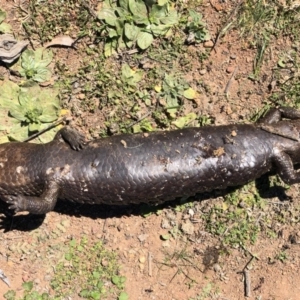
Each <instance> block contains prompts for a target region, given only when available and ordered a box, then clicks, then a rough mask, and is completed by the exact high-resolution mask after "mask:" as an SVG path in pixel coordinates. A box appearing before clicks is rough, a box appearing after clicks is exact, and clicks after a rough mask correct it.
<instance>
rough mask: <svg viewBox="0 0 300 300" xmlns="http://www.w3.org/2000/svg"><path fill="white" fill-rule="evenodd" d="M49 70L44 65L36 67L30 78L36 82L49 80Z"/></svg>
mask: <svg viewBox="0 0 300 300" xmlns="http://www.w3.org/2000/svg"><path fill="white" fill-rule="evenodd" d="M51 75H52V74H51V71H50V70H49V69H47V68H44V67H38V68H36V74H35V75H33V77H32V79H33V80H35V81H37V82H45V81H48V80H50V78H51Z"/></svg>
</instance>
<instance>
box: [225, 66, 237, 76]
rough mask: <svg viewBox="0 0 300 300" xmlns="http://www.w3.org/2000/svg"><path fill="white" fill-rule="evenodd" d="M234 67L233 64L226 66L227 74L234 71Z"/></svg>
mask: <svg viewBox="0 0 300 300" xmlns="http://www.w3.org/2000/svg"><path fill="white" fill-rule="evenodd" d="M234 69H235V67H234V66H229V67H227V69H226V72H227V73H228V74H231V73H232V72H233V71H234Z"/></svg>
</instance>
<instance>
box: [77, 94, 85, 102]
mask: <svg viewBox="0 0 300 300" xmlns="http://www.w3.org/2000/svg"><path fill="white" fill-rule="evenodd" d="M77 97H78V99H80V100H83V99H84V98H85V94H82V93H81V94H79V95H78V96H77Z"/></svg>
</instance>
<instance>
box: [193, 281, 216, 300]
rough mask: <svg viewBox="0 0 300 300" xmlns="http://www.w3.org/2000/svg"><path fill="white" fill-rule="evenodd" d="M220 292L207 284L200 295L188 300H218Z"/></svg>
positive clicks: (210, 284)
mask: <svg viewBox="0 0 300 300" xmlns="http://www.w3.org/2000/svg"><path fill="white" fill-rule="evenodd" d="M219 295H220V291H219V289H218V288H217V287H214V285H213V284H212V283H207V284H206V285H205V286H204V287H203V288H202V291H201V293H200V294H199V295H198V296H196V298H190V299H189V300H205V299H218V296H219Z"/></svg>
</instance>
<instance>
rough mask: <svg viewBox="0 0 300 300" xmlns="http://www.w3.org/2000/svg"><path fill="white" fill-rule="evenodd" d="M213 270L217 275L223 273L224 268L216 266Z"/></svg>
mask: <svg viewBox="0 0 300 300" xmlns="http://www.w3.org/2000/svg"><path fill="white" fill-rule="evenodd" d="M213 269H214V271H215V272H216V273H220V272H221V271H222V268H221V266H220V265H219V264H214V265H213Z"/></svg>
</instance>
